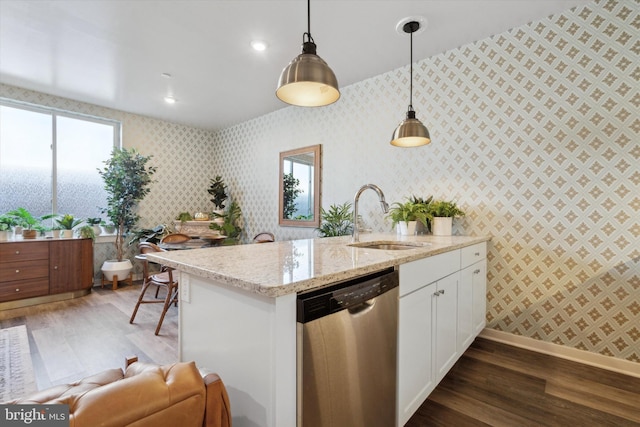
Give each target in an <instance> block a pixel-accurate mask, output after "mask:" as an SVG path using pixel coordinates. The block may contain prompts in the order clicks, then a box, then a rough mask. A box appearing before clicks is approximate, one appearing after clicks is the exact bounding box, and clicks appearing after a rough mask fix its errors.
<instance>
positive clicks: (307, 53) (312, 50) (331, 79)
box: [276, 0, 340, 107]
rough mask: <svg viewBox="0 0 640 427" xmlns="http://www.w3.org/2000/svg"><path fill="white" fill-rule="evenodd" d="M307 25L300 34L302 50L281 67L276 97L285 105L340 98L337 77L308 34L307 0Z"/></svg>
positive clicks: (321, 103) (311, 104)
mask: <svg viewBox="0 0 640 427" xmlns="http://www.w3.org/2000/svg"><path fill="white" fill-rule="evenodd" d="M307 28H308V31H307V32H306V33H304V34H303V36H302V53H301V54H300V55H298V56H296V57H295V58H294V59H293V60H292V61H291V62H290V63H289V65H287V66H286V67H285V68H284V70H282V73H281V74H280V79H279V80H278V89H276V96H277V97H278V98H279V99H280V100H282V101H284V102H286V103H287V104H291V105H297V106H300V107H321V106H324V105H329V104H333V103H334V102H336V101H337V100H338V99H339V98H340V91H339V89H338V80H337V79H336V75H335V74H334V73H333V71H332V70H331V68H329V66H328V65H327V63H326V62H324V60H323V59H322V58H320V57H319V56H318V55H317V54H316V44H315V43H314V41H313V38H312V37H311V12H310V0H307Z"/></svg>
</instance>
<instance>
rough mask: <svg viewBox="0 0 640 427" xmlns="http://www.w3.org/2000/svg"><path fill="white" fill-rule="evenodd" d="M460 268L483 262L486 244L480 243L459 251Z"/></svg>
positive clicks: (485, 254)
mask: <svg viewBox="0 0 640 427" xmlns="http://www.w3.org/2000/svg"><path fill="white" fill-rule="evenodd" d="M460 254H461V255H460V258H461V259H460V262H461V264H462V268H465V267H468V266H470V265H471V264H475V263H476V262H478V261H480V260H483V259H485V258H486V257H487V243H486V242H482V243H478V244H475V245H471V246H467V247H465V248H462V249H460Z"/></svg>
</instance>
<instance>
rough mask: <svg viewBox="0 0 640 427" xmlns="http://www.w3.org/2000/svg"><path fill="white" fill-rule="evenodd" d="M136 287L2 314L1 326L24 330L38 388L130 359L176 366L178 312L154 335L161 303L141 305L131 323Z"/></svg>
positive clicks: (95, 291) (172, 310)
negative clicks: (22, 327) (126, 358)
mask: <svg viewBox="0 0 640 427" xmlns="http://www.w3.org/2000/svg"><path fill="white" fill-rule="evenodd" d="M140 287H141V285H140V284H139V283H135V282H134V285H133V286H128V285H123V284H122V283H121V284H120V286H119V288H118V290H117V291H112V290H111V289H107V288H106V287H105V288H104V289H101V288H100V287H99V286H98V287H94V288H93V290H92V292H91V294H89V295H87V296H84V297H81V298H77V299H72V300H66V301H60V302H54V303H48V304H40V305H36V306H32V307H24V308H17V309H13V310H4V311H0V328H8V327H11V326H17V325H26V326H27V332H28V335H29V344H30V346H31V356H32V360H33V365H34V372H35V376H36V382H37V384H38V389H39V390H42V389H44V388H47V387H50V386H52V385H56V384H64V383H68V382H71V381H74V380H77V379H80V378H83V377H85V376H87V375H90V374H93V373H97V372H100V371H102V370H105V369H109V368H117V367H122V366H123V365H124V358H125V357H126V356H129V355H137V356H138V358H139V360H140V361H144V362H155V363H161V364H164V363H171V362H175V361H177V360H178V308H177V307H174V306H171V308H169V310H168V311H167V315H166V316H165V319H164V322H163V323H162V329H160V334H159V335H158V336H156V335H154V331H155V328H156V325H157V322H158V319H159V317H160V311H161V309H162V304H142V305H140V309H139V310H138V314H137V315H136V319H135V323H133V324H130V323H129V318H130V316H131V313H132V312H133V308H134V306H135V303H136V300H137V298H138V294H139V292H140ZM148 295H150V292H148ZM160 297H161V298H162V297H164V295H160Z"/></svg>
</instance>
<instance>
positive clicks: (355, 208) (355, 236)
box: [351, 184, 389, 242]
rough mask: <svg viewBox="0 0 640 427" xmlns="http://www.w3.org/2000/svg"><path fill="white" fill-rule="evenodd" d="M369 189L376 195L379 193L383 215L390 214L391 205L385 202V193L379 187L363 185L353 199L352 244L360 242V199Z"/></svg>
mask: <svg viewBox="0 0 640 427" xmlns="http://www.w3.org/2000/svg"><path fill="white" fill-rule="evenodd" d="M367 188H370V189H371V190H373V191H375V192H376V193H378V199H380V206H381V207H382V212H383V213H387V212H389V205H388V204H387V202H386V201H385V200H384V193H383V192H382V190H381V189H380V187H378V186H377V185H375V184H366V185H363V186H362V187H360V189H359V190H358V192H357V193H356V195H355V196H354V197H353V232H352V234H351V235H352V238H351V241H352V242H358V241H360V235H359V230H358V199H360V195H361V194H362V192H363V191H364V190H366V189H367Z"/></svg>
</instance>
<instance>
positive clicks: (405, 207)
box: [387, 200, 430, 236]
mask: <svg viewBox="0 0 640 427" xmlns="http://www.w3.org/2000/svg"><path fill="white" fill-rule="evenodd" d="M387 218H391V221H392V225H391V228H396V225H398V226H399V228H398V230H399V232H400V234H402V235H403V236H408V235H413V234H415V232H416V224H417V222H418V221H420V223H422V225H424V226H425V227H426V226H427V219H429V218H430V214H429V211H428V210H427V206H426V205H425V204H423V203H414V202H412V201H411V200H407V201H406V202H404V203H400V202H395V203H394V204H392V205H391V207H390V208H389V214H388V215H387Z"/></svg>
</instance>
